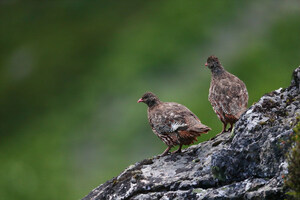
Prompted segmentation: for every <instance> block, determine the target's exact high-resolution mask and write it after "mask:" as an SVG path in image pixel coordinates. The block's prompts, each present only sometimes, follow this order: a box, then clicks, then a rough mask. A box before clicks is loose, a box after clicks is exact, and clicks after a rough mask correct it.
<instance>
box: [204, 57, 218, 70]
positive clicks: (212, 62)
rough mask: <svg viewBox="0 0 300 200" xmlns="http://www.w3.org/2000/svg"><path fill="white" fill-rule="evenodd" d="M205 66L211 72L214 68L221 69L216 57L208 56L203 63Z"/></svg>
mask: <svg viewBox="0 0 300 200" xmlns="http://www.w3.org/2000/svg"><path fill="white" fill-rule="evenodd" d="M205 66H206V67H208V68H209V69H211V70H214V69H215V68H219V67H221V63H220V61H219V59H218V58H217V57H216V56H209V57H208V58H207V62H206V63H205Z"/></svg>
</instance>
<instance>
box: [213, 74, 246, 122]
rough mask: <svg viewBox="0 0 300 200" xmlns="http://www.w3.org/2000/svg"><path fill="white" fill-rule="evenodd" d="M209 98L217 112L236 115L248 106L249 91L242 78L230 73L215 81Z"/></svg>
mask: <svg viewBox="0 0 300 200" xmlns="http://www.w3.org/2000/svg"><path fill="white" fill-rule="evenodd" d="M209 99H210V101H211V103H212V105H213V107H215V108H214V109H216V110H217V112H223V113H224V114H227V115H235V116H236V115H238V114H239V113H240V112H241V110H244V109H245V108H246V107H247V103H248V92H247V89H246V86H245V84H244V83H243V82H242V81H241V80H240V79H238V78H237V77H236V76H234V75H232V74H229V76H227V77H226V78H224V79H221V80H219V81H216V82H215V84H214V86H213V87H212V88H211V92H210V96H209ZM216 110H215V111H216ZM237 117H239V116H237Z"/></svg>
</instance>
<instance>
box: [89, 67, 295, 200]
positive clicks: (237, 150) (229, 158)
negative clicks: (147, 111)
mask: <svg viewBox="0 0 300 200" xmlns="http://www.w3.org/2000/svg"><path fill="white" fill-rule="evenodd" d="M299 91H300V67H298V68H297V69H296V70H295V71H294V72H293V79H292V82H291V86H290V87H288V88H286V89H281V88H280V89H278V90H275V91H273V92H271V93H269V94H266V95H264V96H263V97H262V98H261V99H260V100H259V101H258V102H257V103H256V104H254V105H252V106H251V107H250V108H249V109H248V110H247V111H246V112H245V113H244V114H243V115H242V116H241V118H240V119H239V121H238V122H237V123H236V125H235V129H234V132H233V136H232V135H231V133H224V134H221V135H219V136H217V137H216V138H213V139H212V140H209V141H206V142H203V143H200V144H198V145H194V146H191V147H189V148H187V149H185V150H184V151H183V152H182V153H181V154H174V155H173V154H172V155H167V156H164V157H154V158H151V159H145V160H143V161H141V162H138V163H136V164H135V165H132V166H130V167H128V168H127V169H126V170H125V171H124V172H122V173H121V174H120V175H119V176H118V177H116V178H113V179H111V180H109V181H107V182H106V183H104V184H102V185H100V186H98V187H97V188H95V189H94V190H93V191H91V192H90V194H88V195H87V196H86V197H84V198H83V199H85V200H87V199H113V200H115V199H120V200H121V199H124V200H125V199H136V200H137V199H284V197H285V192H286V191H285V188H284V187H283V182H284V180H283V177H284V176H286V175H287V173H288V169H287V168H288V165H287V160H286V156H285V155H286V153H287V151H288V149H289V146H287V145H288V143H286V142H285V141H287V140H288V138H289V137H290V135H291V134H293V127H294V126H295V125H296V124H297V123H298V122H299V116H300V92H299Z"/></svg>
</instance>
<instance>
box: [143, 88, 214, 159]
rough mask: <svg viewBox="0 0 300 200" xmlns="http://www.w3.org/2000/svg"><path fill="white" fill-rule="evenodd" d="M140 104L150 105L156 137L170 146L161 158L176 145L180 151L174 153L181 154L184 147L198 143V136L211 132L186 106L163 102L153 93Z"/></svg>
mask: <svg viewBox="0 0 300 200" xmlns="http://www.w3.org/2000/svg"><path fill="white" fill-rule="evenodd" d="M140 102H143V103H145V104H147V105H148V120H149V124H150V126H151V128H152V130H153V132H154V133H155V135H157V136H158V137H159V138H160V139H161V140H162V141H163V142H164V143H165V144H166V145H167V146H168V148H167V149H166V150H165V151H164V152H163V153H162V154H161V156H164V155H166V154H168V152H169V151H170V149H171V148H172V147H174V146H176V145H179V149H178V150H177V151H175V152H173V153H176V152H181V148H182V145H189V144H192V143H194V141H197V136H200V135H201V134H203V133H207V132H208V131H210V130H211V129H210V128H209V127H208V126H205V125H203V124H202V123H201V121H200V120H199V119H198V117H197V116H196V115H195V114H194V113H192V112H191V111H190V110H189V109H188V108H186V107H185V106H183V105H181V104H178V103H173V102H162V101H160V100H159V99H158V97H157V96H156V95H154V94H153V93H151V92H147V93H145V94H144V95H143V96H142V98H140V99H139V100H138V103H140Z"/></svg>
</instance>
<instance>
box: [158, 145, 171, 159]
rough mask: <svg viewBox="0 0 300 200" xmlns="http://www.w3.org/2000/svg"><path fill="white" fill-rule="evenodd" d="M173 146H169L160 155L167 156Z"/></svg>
mask: <svg viewBox="0 0 300 200" xmlns="http://www.w3.org/2000/svg"><path fill="white" fill-rule="evenodd" d="M170 149H171V147H168V148H167V149H166V150H165V151H164V152H163V153H162V154H160V155H159V157H162V156H165V155H167V154H168V153H169V151H170Z"/></svg>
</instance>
